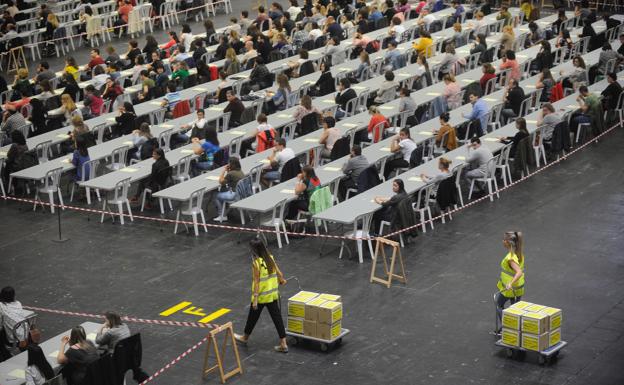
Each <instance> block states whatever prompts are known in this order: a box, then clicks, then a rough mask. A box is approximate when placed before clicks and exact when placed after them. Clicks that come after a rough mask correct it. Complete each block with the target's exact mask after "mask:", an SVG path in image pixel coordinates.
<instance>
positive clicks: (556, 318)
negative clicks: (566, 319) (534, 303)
mask: <svg viewBox="0 0 624 385" xmlns="http://www.w3.org/2000/svg"><path fill="white" fill-rule="evenodd" d="M540 313H543V314H546V315H547V316H548V329H549V330H555V329H557V328H560V327H561V320H562V312H561V309H557V308H554V307H547V308H545V309H542V310H540Z"/></svg>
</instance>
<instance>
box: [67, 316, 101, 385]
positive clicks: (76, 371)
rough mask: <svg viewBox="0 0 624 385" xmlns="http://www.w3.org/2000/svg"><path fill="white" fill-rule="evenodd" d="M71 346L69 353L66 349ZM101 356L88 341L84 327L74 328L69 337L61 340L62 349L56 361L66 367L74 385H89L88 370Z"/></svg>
mask: <svg viewBox="0 0 624 385" xmlns="http://www.w3.org/2000/svg"><path fill="white" fill-rule="evenodd" d="M67 345H69V348H68V349H67V351H65V348H66V347H67ZM99 357H100V356H99V354H98V352H97V349H96V348H95V346H93V343H92V342H91V341H89V340H87V334H86V333H85V330H84V329H83V328H82V326H76V327H74V328H72V330H71V332H70V335H69V336H63V338H61V347H60V348H59V351H58V354H57V356H56V361H57V362H58V363H59V364H61V365H65V367H66V369H65V370H67V373H68V377H69V381H70V383H71V384H73V385H86V384H87V368H88V366H89V364H90V363H92V362H95V361H97V360H98V359H99Z"/></svg>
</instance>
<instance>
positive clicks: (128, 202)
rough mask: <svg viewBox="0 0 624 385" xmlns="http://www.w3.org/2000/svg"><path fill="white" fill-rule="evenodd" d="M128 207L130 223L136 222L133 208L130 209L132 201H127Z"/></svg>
mask: <svg viewBox="0 0 624 385" xmlns="http://www.w3.org/2000/svg"><path fill="white" fill-rule="evenodd" d="M126 206H127V207H128V215H130V222H134V217H133V216H132V208H131V207H130V201H129V200H127V199H126Z"/></svg>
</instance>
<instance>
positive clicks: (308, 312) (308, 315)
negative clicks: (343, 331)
mask: <svg viewBox="0 0 624 385" xmlns="http://www.w3.org/2000/svg"><path fill="white" fill-rule="evenodd" d="M325 302H327V300H325V299H323V298H321V296H318V297H316V298H314V299H312V300H310V301H308V302H306V304H305V319H306V320H307V321H314V322H316V321H318V309H319V306H321V305H322V304H324V303H325Z"/></svg>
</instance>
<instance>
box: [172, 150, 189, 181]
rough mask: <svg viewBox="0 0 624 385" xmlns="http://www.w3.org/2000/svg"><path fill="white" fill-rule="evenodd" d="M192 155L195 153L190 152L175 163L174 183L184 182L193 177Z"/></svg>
mask: <svg viewBox="0 0 624 385" xmlns="http://www.w3.org/2000/svg"><path fill="white" fill-rule="evenodd" d="M192 157H193V155H192V154H189V155H186V156H185V157H183V158H180V159H179V160H178V163H177V164H176V165H175V173H174V175H173V181H174V183H182V182H184V181H187V180H189V179H191V175H190V171H191V159H192Z"/></svg>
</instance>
